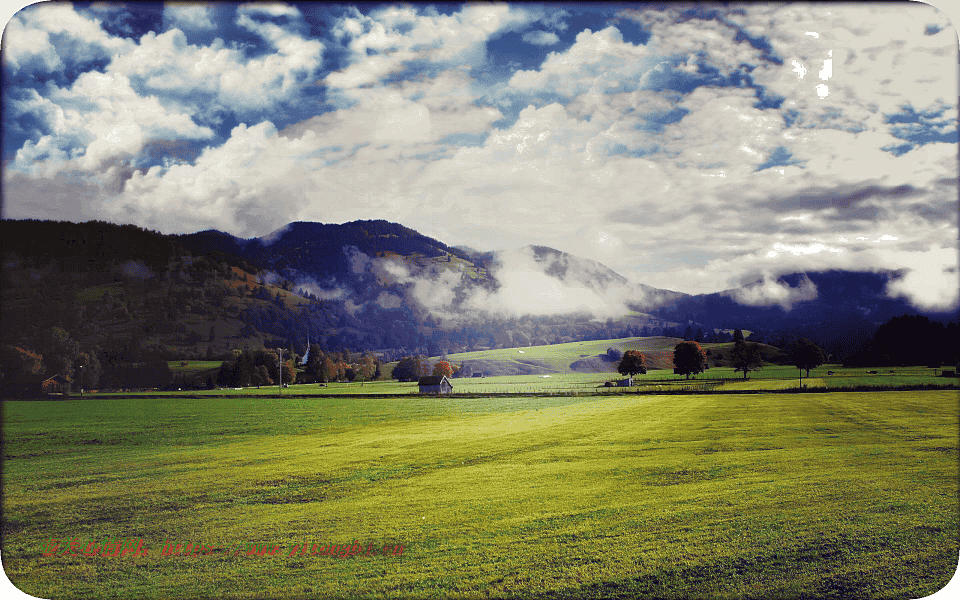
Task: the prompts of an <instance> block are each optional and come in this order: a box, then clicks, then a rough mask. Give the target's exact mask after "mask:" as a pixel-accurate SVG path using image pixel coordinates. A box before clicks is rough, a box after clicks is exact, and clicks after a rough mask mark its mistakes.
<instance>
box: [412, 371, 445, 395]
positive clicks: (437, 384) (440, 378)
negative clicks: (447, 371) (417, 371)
mask: <svg viewBox="0 0 960 600" xmlns="http://www.w3.org/2000/svg"><path fill="white" fill-rule="evenodd" d="M417 384H418V385H419V386H420V393H421V394H438V395H439V394H449V393H451V392H452V391H453V384H452V383H450V380H449V379H447V376H446V375H431V376H430V377H421V378H420V379H419V381H417Z"/></svg>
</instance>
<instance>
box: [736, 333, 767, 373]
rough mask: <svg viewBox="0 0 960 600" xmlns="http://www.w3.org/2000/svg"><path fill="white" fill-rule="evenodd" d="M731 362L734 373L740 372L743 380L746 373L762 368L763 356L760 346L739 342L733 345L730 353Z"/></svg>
mask: <svg viewBox="0 0 960 600" xmlns="http://www.w3.org/2000/svg"><path fill="white" fill-rule="evenodd" d="M730 358H731V360H732V361H733V370H734V372H742V373H743V378H744V379H746V378H747V373H749V372H750V371H757V370H759V369H760V368H761V367H762V366H763V355H762V353H761V351H760V346H759V345H757V344H751V343H750V342H745V341H743V340H739V341H737V342H735V343H734V344H733V352H731V353H730Z"/></svg>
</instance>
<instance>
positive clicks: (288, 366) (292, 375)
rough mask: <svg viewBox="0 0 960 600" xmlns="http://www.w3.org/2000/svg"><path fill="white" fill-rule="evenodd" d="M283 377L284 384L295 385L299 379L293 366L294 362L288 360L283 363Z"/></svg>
mask: <svg viewBox="0 0 960 600" xmlns="http://www.w3.org/2000/svg"><path fill="white" fill-rule="evenodd" d="M281 373H282V375H281V377H283V383H293V381H294V380H296V378H297V369H296V367H294V366H293V361H292V360H288V361H286V362H284V363H283V370H282V371H281Z"/></svg>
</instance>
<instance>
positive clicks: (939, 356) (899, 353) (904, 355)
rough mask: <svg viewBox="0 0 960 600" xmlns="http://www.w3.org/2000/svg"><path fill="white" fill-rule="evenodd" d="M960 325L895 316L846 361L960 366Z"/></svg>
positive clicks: (851, 362) (889, 364)
mask: <svg viewBox="0 0 960 600" xmlns="http://www.w3.org/2000/svg"><path fill="white" fill-rule="evenodd" d="M957 340H960V324H958V323H957V322H955V321H954V322H951V323H947V324H946V325H944V324H943V323H939V322H937V321H931V320H930V319H928V318H927V317H924V316H920V315H904V316H900V317H894V318H893V319H890V320H889V321H887V322H886V323H884V324H883V325H881V326H880V327H879V328H878V329H877V330H876V332H875V333H874V334H873V336H872V337H871V339H870V340H869V341H867V342H865V343H863V344H862V346H861V347H860V348H859V349H857V350H856V351H855V352H853V353H851V354H850V356H848V357H846V359H845V360H844V361H843V362H844V364H846V365H851V366H874V367H898V366H908V365H922V366H931V367H939V366H942V365H950V366H960V364H958V363H960V354H958V351H960V344H958V343H957Z"/></svg>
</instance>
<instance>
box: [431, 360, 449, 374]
mask: <svg viewBox="0 0 960 600" xmlns="http://www.w3.org/2000/svg"><path fill="white" fill-rule="evenodd" d="M433 374H434V375H443V376H445V377H453V367H451V366H450V363H448V362H447V361H445V360H441V361H437V364H435V365H433Z"/></svg>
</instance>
